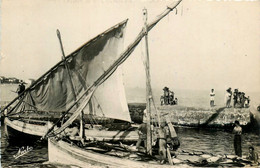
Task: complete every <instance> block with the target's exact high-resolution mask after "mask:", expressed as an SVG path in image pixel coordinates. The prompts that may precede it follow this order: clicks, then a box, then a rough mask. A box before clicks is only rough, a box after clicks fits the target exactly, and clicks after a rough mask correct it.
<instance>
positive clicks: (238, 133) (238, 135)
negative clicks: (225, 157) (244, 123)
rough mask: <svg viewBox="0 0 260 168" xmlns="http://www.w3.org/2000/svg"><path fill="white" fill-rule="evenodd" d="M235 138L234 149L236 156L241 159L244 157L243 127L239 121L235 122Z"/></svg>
mask: <svg viewBox="0 0 260 168" xmlns="http://www.w3.org/2000/svg"><path fill="white" fill-rule="evenodd" d="M233 133H234V134H235V136H234V148H235V154H236V155H237V156H239V157H242V147H241V141H242V140H241V134H242V127H241V126H240V124H239V121H235V127H234V129H233Z"/></svg>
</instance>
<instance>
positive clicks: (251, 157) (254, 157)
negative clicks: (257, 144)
mask: <svg viewBox="0 0 260 168" xmlns="http://www.w3.org/2000/svg"><path fill="white" fill-rule="evenodd" d="M248 150H249V153H248V157H247V159H248V160H251V161H253V163H255V164H257V165H258V163H259V162H258V153H257V152H256V151H255V149H254V147H253V146H250V147H249V148H248Z"/></svg>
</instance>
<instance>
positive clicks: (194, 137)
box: [0, 85, 260, 168]
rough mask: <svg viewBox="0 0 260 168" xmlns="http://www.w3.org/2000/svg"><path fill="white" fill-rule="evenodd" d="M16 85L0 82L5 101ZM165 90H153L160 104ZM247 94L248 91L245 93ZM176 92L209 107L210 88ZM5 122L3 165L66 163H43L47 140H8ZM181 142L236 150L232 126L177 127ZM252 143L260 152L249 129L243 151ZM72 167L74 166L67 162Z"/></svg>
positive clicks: (139, 92)
mask: <svg viewBox="0 0 260 168" xmlns="http://www.w3.org/2000/svg"><path fill="white" fill-rule="evenodd" d="M16 87H17V85H0V98H1V99H0V100H1V102H2V104H3V103H6V102H7V101H10V100H12V99H13V98H14V97H15V96H16V94H15V93H13V92H12V90H16ZM224 93H225V92H222V91H216V97H215V103H216V105H220V106H221V105H224ZM144 94H145V89H140V88H139V89H132V90H131V89H130V90H126V96H127V100H128V102H144V101H145V96H144ZM161 94H162V91H160V90H157V91H154V97H155V99H156V103H157V104H159V98H160V95H161ZM246 94H247V93H246ZM247 95H249V96H250V97H251V100H252V101H258V102H260V101H259V100H260V99H258V98H259V97H258V95H260V94H257V93H255V94H254V93H253V94H252V93H250V94H249V93H248V94H247ZM175 96H176V97H178V99H179V104H180V105H188V106H197V107H208V106H209V92H208V91H181V90H178V91H175ZM4 131H5V130H4V126H3V125H1V167H9V166H10V167H36V168H37V167H39V168H40V167H54V168H55V167H64V165H62V166H58V165H52V164H43V163H44V162H46V161H48V148H47V144H44V143H43V144H36V145H35V144H33V143H32V142H17V143H9V141H8V140H7V139H6V137H5V132H4ZM176 132H177V134H178V137H179V140H180V142H181V146H180V148H179V150H188V151H203V152H208V153H212V154H221V155H224V154H234V148H233V135H232V130H223V129H198V128H185V127H180V128H176ZM251 145H253V146H254V147H255V150H256V151H258V153H260V135H259V134H258V133H255V131H253V130H252V131H250V130H249V131H247V132H243V134H242V151H243V155H247V152H248V147H249V146H251ZM32 146H33V149H32V150H31V151H29V152H28V153H26V154H24V155H23V156H20V157H18V158H17V159H15V158H14V155H16V154H17V152H18V151H19V149H21V148H22V147H25V148H26V147H32ZM67 167H73V166H67Z"/></svg>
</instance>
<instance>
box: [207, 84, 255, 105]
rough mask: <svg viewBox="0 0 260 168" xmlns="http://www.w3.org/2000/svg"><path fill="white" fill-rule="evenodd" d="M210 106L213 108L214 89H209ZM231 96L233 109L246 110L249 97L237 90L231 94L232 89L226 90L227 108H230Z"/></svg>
mask: <svg viewBox="0 0 260 168" xmlns="http://www.w3.org/2000/svg"><path fill="white" fill-rule="evenodd" d="M209 95H210V106H211V107H213V106H215V105H214V98H215V92H214V89H211V91H210V94H209ZM232 95H233V107H234V108H248V107H249V103H250V98H249V96H247V97H246V96H245V93H244V92H239V91H238V89H235V90H234V93H232V89H231V88H228V89H227V90H226V94H225V106H226V107H227V108H230V107H231V100H232Z"/></svg>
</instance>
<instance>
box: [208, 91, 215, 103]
mask: <svg viewBox="0 0 260 168" xmlns="http://www.w3.org/2000/svg"><path fill="white" fill-rule="evenodd" d="M209 96H210V107H214V99H215V92H214V89H211V92H210V93H209Z"/></svg>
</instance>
